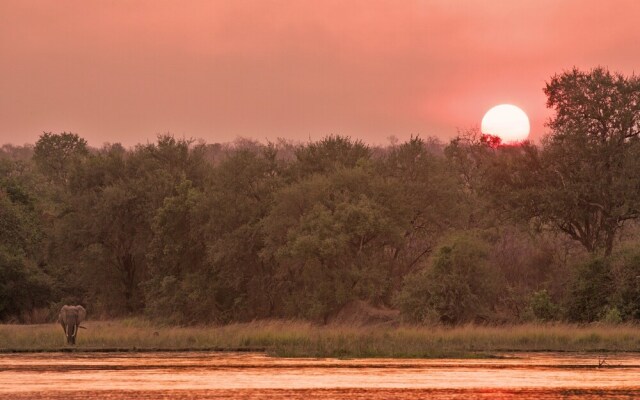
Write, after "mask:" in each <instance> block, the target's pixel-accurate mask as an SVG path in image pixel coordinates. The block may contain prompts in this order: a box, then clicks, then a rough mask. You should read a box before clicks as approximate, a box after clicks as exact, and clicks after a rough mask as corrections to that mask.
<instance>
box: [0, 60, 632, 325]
mask: <svg viewBox="0 0 640 400" xmlns="http://www.w3.org/2000/svg"><path fill="white" fill-rule="evenodd" d="M545 93H546V94H547V96H548V106H549V107H551V108H553V109H554V110H555V117H554V119H552V121H551V122H550V124H549V127H550V130H551V132H550V134H549V135H548V136H547V137H546V138H545V140H544V141H543V142H542V144H541V145H540V146H535V145H533V144H531V143H524V144H521V145H517V146H514V145H502V144H500V143H499V140H496V138H492V137H487V136H483V135H479V134H477V132H473V131H471V132H467V133H463V134H461V135H460V136H459V137H458V138H456V139H454V140H452V141H451V142H450V143H446V144H445V143H441V142H439V141H438V140H435V139H427V140H424V139H421V138H419V137H414V138H412V139H410V140H408V141H407V142H404V143H394V144H391V145H389V146H386V147H371V146H367V145H366V144H364V143H363V142H361V141H357V140H352V139H350V138H348V137H342V136H329V137H326V138H325V139H323V140H320V141H318V142H310V143H304V144H295V143H289V142H286V141H278V142H276V143H268V144H261V143H258V142H254V141H251V140H239V141H236V142H235V143H232V144H226V145H220V144H206V143H201V142H194V141H191V140H185V139H176V138H174V137H172V136H170V135H164V136H160V137H159V138H158V140H157V142H156V143H150V144H144V145H138V146H136V147H134V148H131V149H125V148H123V147H122V146H121V145H118V144H113V145H104V146H103V147H101V148H99V149H92V148H89V147H88V146H87V143H86V141H85V140H84V139H82V138H81V137H79V136H78V135H75V134H72V133H59V134H54V133H45V134H43V135H42V136H41V137H40V139H39V140H38V142H37V143H36V144H35V146H25V147H14V146H9V145H5V146H4V147H2V151H1V152H0V319H1V320H3V321H24V322H30V321H35V320H40V319H46V318H47V316H50V315H53V312H54V310H56V309H57V308H58V307H59V306H60V305H61V304H65V303H66V304H69V303H80V304H83V305H85V306H86V308H87V309H88V311H89V313H90V314H91V315H93V317H104V318H108V317H117V316H124V315H146V316H148V317H151V318H153V319H156V320H159V321H163V322H166V323H176V324H193V323H227V322H231V321H248V320H253V319H260V318H303V319H308V320H313V321H318V322H326V321H329V320H331V318H332V316H334V315H335V314H336V313H337V312H338V311H340V310H341V309H342V308H343V307H344V306H345V305H347V304H349V303H350V302H352V301H354V300H362V301H366V302H367V303H369V304H371V305H372V306H385V307H392V308H396V309H399V310H401V315H402V318H403V319H404V320H405V321H410V322H418V323H446V324H457V323H466V322H490V323H505V322H518V321H531V320H541V321H548V320H569V321H598V320H605V321H608V322H620V321H633V320H637V319H640V250H638V249H637V246H635V245H636V244H637V243H638V242H637V239H638V236H637V234H636V225H635V223H634V220H635V219H636V218H637V217H638V216H639V215H640V214H638V210H640V204H639V202H640V196H639V194H640V168H639V167H640V165H638V163H640V157H638V156H639V155H640V140H639V139H638V135H639V133H640V130H639V129H638V124H639V122H638V121H640V83H639V81H638V79H637V78H636V77H634V76H631V77H625V76H622V75H618V74H612V73H610V72H609V71H607V70H605V69H602V68H597V69H594V70H592V71H589V72H582V71H579V70H572V71H568V72H565V73H563V74H561V75H558V76H555V77H553V78H552V79H551V80H550V82H549V83H548V84H547V86H546V88H545Z"/></svg>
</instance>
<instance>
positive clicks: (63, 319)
mask: <svg viewBox="0 0 640 400" xmlns="http://www.w3.org/2000/svg"><path fill="white" fill-rule="evenodd" d="M86 317H87V311H86V310H85V309H84V307H82V306H63V307H62V309H61V310H60V315H59V316H58V322H60V325H62V329H63V330H64V334H65V336H66V337H67V344H76V335H77V334H78V328H84V327H81V326H80V323H81V322H82V321H84V319H85V318H86Z"/></svg>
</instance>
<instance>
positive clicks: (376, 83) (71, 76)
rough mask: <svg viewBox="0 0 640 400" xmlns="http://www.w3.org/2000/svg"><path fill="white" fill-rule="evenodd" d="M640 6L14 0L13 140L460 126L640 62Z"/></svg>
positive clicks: (262, 135) (2, 48)
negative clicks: (553, 82)
mask: <svg viewBox="0 0 640 400" xmlns="http://www.w3.org/2000/svg"><path fill="white" fill-rule="evenodd" d="M639 18H640V1H634V0H627V1H624V0H610V1H601V0H598V1H591V0H567V1H562V0H518V1H507V0H504V1H502V0H494V1H491V0H484V1H481V0H478V1H462V0H460V1H457V0H441V1H432V0H423V1H417V0H416V1H370V0H363V1H347V0H337V1H328V0H321V1H320V0H317V1H303V0H290V1H267V0H256V1H243V0H233V1H197V0H196V1H194V0H191V1H178V0H149V1H135V0H126V1H125V0H120V1H116V0H111V1H107V0H92V1H87V0H51V1H44V0H43V1H29V0H15V1H13V0H0V144H1V143H13V144H24V143H34V142H35V141H36V140H37V138H38V136H39V135H40V134H41V133H42V132H43V131H52V132H61V131H71V132H74V133H78V134H79V135H80V136H82V137H84V138H86V139H87V140H88V141H89V144H91V145H93V146H99V145H101V144H102V143H104V142H121V143H123V144H125V145H127V146H129V145H133V144H136V143H140V142H147V141H153V140H154V139H155V137H156V136H157V134H159V133H166V132H170V133H173V134H174V135H176V136H179V137H183V136H185V137H193V138H202V139H205V140H206V141H207V142H225V141H231V140H233V139H234V138H236V137H238V136H243V137H251V138H256V139H259V140H262V141H264V140H265V139H276V138H278V137H282V138H286V139H293V140H305V141H306V140H308V139H309V138H311V139H314V140H315V139H319V138H321V137H323V136H325V135H328V134H343V135H349V136H351V137H353V138H358V139H363V140H365V141H367V142H369V143H386V142H387V137H389V136H391V135H395V136H396V137H398V138H400V139H401V140H404V139H407V138H408V137H409V136H410V135H411V134H414V135H415V134H420V135H421V136H423V137H425V136H438V137H440V138H442V139H444V140H447V139H449V138H451V137H453V136H454V135H455V134H456V131H457V129H466V128H470V127H474V126H479V125H480V121H481V119H482V116H483V114H484V113H485V112H486V111H487V110H488V109H489V108H491V107H492V106H494V105H496V104H500V103H512V104H515V105H518V106H519V107H521V108H522V109H524V110H525V112H526V113H527V114H528V115H529V117H530V119H531V128H532V134H531V137H532V138H533V139H534V140H535V139H538V138H540V137H541V136H542V135H543V134H544V133H545V128H544V121H545V120H546V119H547V118H548V117H549V116H550V113H549V111H548V110H547V109H546V108H545V96H544V94H543V93H542V88H543V86H544V83H545V81H547V80H548V79H549V78H550V77H551V76H552V75H553V74H555V73H560V72H562V71H563V70H564V69H569V68H571V67H573V66H577V67H580V68H585V69H588V68H591V67H594V66H597V65H603V66H607V67H609V68H610V69H612V70H616V71H620V72H623V73H625V74H631V73H632V72H633V71H634V69H635V68H636V67H637V66H640V29H638V19H639Z"/></svg>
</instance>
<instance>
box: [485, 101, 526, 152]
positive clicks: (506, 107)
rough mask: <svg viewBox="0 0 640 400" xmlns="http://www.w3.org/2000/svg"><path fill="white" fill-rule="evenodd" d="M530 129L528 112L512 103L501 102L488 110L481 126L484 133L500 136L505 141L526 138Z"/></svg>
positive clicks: (519, 140) (517, 140) (509, 141)
mask: <svg viewBox="0 0 640 400" xmlns="http://www.w3.org/2000/svg"><path fill="white" fill-rule="evenodd" d="M529 129H530V127H529V118H528V117H527V114H526V113H525V112H524V111H522V110H521V109H520V108H519V107H516V106H514V105H511V104H500V105H498V106H495V107H493V108H492V109H490V110H489V111H487V113H486V114H485V115H484V117H483V118H482V125H481V126H480V130H481V132H482V133H484V134H486V135H492V136H498V137H499V138H500V139H501V140H502V142H503V143H515V142H521V141H523V140H525V139H526V138H527V136H529Z"/></svg>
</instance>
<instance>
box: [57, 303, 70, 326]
mask: <svg viewBox="0 0 640 400" xmlns="http://www.w3.org/2000/svg"><path fill="white" fill-rule="evenodd" d="M70 308H71V307H70V306H62V308H61V309H60V314H58V322H62V321H64V320H65V319H66V317H67V313H68V312H69V309H70Z"/></svg>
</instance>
